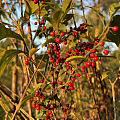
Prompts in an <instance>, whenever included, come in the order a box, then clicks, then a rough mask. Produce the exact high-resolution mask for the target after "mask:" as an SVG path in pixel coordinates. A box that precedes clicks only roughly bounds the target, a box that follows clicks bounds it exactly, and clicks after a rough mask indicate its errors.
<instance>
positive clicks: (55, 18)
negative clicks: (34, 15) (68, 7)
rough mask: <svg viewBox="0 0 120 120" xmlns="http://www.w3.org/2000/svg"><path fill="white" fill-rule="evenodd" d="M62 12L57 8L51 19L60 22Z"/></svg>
mask: <svg viewBox="0 0 120 120" xmlns="http://www.w3.org/2000/svg"><path fill="white" fill-rule="evenodd" d="M63 15H64V12H63V11H62V10H58V11H56V12H55V14H54V15H53V19H54V20H55V21H57V23H60V22H61V20H62V18H63Z"/></svg>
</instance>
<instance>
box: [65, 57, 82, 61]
mask: <svg viewBox="0 0 120 120" xmlns="http://www.w3.org/2000/svg"><path fill="white" fill-rule="evenodd" d="M77 59H84V57H83V56H71V57H69V58H67V59H66V62H68V61H72V60H77Z"/></svg>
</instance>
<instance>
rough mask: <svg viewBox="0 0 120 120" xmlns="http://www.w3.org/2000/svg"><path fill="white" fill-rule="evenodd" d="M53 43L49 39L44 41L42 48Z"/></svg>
mask: <svg viewBox="0 0 120 120" xmlns="http://www.w3.org/2000/svg"><path fill="white" fill-rule="evenodd" d="M53 42H55V40H54V39H51V38H50V39H48V40H46V42H45V43H43V44H42V47H44V46H46V45H47V44H49V43H53Z"/></svg>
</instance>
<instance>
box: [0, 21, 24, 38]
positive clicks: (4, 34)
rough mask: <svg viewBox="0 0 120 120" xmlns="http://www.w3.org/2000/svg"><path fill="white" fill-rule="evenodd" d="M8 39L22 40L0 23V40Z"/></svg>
mask: <svg viewBox="0 0 120 120" xmlns="http://www.w3.org/2000/svg"><path fill="white" fill-rule="evenodd" d="M8 37H10V38H16V39H18V40H23V38H22V37H21V36H20V35H19V34H17V33H15V32H14V31H11V29H10V28H6V27H5V26H4V25H3V24H1V23H0V40H2V39H4V38H8Z"/></svg>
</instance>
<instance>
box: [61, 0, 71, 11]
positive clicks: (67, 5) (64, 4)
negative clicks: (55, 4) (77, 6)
mask: <svg viewBox="0 0 120 120" xmlns="http://www.w3.org/2000/svg"><path fill="white" fill-rule="evenodd" d="M70 5H71V0H63V2H62V10H63V11H64V12H65V11H66V10H67V9H68V8H70Z"/></svg>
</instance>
